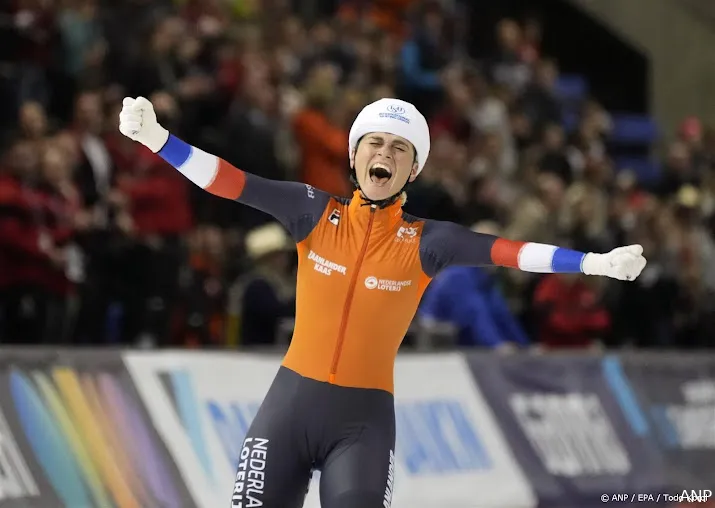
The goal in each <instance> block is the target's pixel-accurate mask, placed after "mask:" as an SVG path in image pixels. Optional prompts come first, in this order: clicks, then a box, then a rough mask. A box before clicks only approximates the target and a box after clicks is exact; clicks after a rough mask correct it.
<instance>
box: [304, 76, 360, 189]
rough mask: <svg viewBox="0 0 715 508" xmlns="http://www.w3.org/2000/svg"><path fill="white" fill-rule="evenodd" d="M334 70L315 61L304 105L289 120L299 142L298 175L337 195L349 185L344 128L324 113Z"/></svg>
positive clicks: (333, 84) (331, 98) (333, 91)
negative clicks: (291, 119) (316, 63)
mask: <svg viewBox="0 0 715 508" xmlns="http://www.w3.org/2000/svg"><path fill="white" fill-rule="evenodd" d="M337 79H338V76H337V72H336V70H335V68H334V67H332V66H331V65H329V64H321V65H317V66H316V67H315V68H314V69H313V70H312V72H311V74H310V76H309V77H308V80H307V83H306V107H305V108H304V109H303V110H302V111H300V112H298V114H297V115H296V116H295V118H294V120H293V131H294V135H295V138H296V141H297V142H298V145H299V146H300V150H301V162H300V169H299V173H298V179H299V180H300V181H302V182H303V183H307V184H310V185H312V186H314V187H317V188H320V189H323V190H325V191H326V192H328V193H330V194H333V195H337V196H350V195H351V193H352V186H351V185H350V180H349V177H348V170H347V166H346V165H345V154H346V153H348V143H347V138H348V132H347V130H346V129H345V128H343V127H342V126H340V125H336V122H333V121H332V119H331V118H329V116H328V113H327V112H328V111H329V110H330V105H331V104H332V103H333V102H334V100H335V96H336V85H337Z"/></svg>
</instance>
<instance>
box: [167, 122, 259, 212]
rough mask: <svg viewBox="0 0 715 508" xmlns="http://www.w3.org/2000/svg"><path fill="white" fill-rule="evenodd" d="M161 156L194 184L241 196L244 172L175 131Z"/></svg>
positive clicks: (222, 194)
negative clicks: (187, 141) (177, 134)
mask: <svg viewBox="0 0 715 508" xmlns="http://www.w3.org/2000/svg"><path fill="white" fill-rule="evenodd" d="M158 155H159V156H160V157H161V158H163V159H164V160H165V161H166V162H168V163H169V164H171V165H172V166H174V167H175V168H176V169H177V170H179V172H180V173H181V174H182V175H184V176H185V177H186V178H188V179H189V180H191V181H192V182H193V183H195V184H196V185H198V186H199V187H201V188H202V189H205V190H207V191H208V192H210V193H211V194H215V195H216V196H220V197H222V198H228V199H238V198H239V197H240V196H241V192H243V186H244V185H245V179H246V176H245V173H244V172H243V171H241V170H240V169H237V168H236V167H234V166H233V165H231V164H229V163H228V162H226V161H225V160H223V159H221V158H219V157H216V156H215V155H211V154H210V153H206V152H204V151H203V150H201V149H200V148H196V147H195V146H191V145H190V144H188V143H186V142H184V141H182V140H180V139H179V138H177V137H176V136H174V135H173V134H170V135H169V139H168V140H167V141H166V144H165V145H164V146H163V148H162V149H161V150H159V152H158Z"/></svg>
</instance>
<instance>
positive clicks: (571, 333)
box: [534, 274, 611, 348]
mask: <svg viewBox="0 0 715 508" xmlns="http://www.w3.org/2000/svg"><path fill="white" fill-rule="evenodd" d="M534 310H535V311H536V314H537V316H538V318H537V334H538V341H539V343H540V345H541V346H542V347H544V348H588V347H596V346H598V344H599V338H600V337H602V336H603V335H604V334H605V333H607V332H608V331H609V328H610V326H611V316H610V314H609V313H608V311H607V310H606V308H605V306H604V305H603V304H602V303H601V301H600V300H599V294H598V292H597V291H596V290H595V289H594V287H593V286H592V285H591V284H589V283H588V282H587V281H586V279H585V278H584V277H583V276H581V275H578V274H575V275H571V274H553V275H547V276H545V277H544V278H543V279H542V280H541V281H540V282H539V284H538V285H537V287H536V292H535V293H534Z"/></svg>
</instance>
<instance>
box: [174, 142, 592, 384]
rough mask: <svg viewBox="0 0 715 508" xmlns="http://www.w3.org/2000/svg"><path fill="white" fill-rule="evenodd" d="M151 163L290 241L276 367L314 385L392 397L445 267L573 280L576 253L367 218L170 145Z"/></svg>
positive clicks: (398, 212)
mask: <svg viewBox="0 0 715 508" xmlns="http://www.w3.org/2000/svg"><path fill="white" fill-rule="evenodd" d="M194 152H196V153H194ZM160 155H162V157H164V158H165V159H166V160H167V161H169V162H170V163H171V164H172V165H174V166H175V167H176V168H178V169H179V171H181V172H182V173H184V174H185V175H186V176H187V177H189V178H191V179H192V180H193V181H194V182H195V183H197V184H198V185H201V186H202V187H203V188H205V189H206V190H207V191H209V192H211V193H213V194H216V195H218V196H221V197H224V198H229V199H235V200H236V201H238V202H240V203H243V204H246V205H248V206H251V207H253V208H256V209H258V210H261V211H263V212H266V213H268V214H270V215H272V216H273V217H274V218H275V219H276V220H278V221H279V222H280V223H281V224H283V226H284V227H285V228H286V229H287V230H288V231H289V232H290V234H291V235H292V236H293V238H294V239H295V242H296V244H297V247H298V256H299V258H298V280H297V293H296V318H295V330H294V333H293V339H292V341H291V344H290V347H289V349H288V352H287V353H286V355H285V358H284V360H283V365H284V366H285V367H287V368H289V369H291V370H294V371H296V372H298V373H299V374H301V375H303V376H305V377H309V378H312V379H315V380H319V381H326V382H330V383H334V384H337V385H340V386H349V387H359V388H376V389H382V390H387V391H389V392H392V391H393V369H394V362H395V357H396V355H397V350H398V348H399V347H400V343H401V342H402V339H403V338H404V336H405V334H406V332H407V329H408V327H409V326H410V323H411V321H412V319H413V317H414V315H415V312H416V311H417V307H418V304H419V301H420V298H421V297H422V294H423V292H424V290H425V288H426V287H427V285H428V284H429V282H430V280H431V279H432V278H433V277H434V276H435V275H436V274H437V273H438V272H439V271H440V270H442V269H443V268H445V267H447V266H450V265H493V264H497V265H502V266H514V267H523V265H524V263H529V262H531V263H532V264H533V263H534V262H536V263H537V264H538V263H542V264H543V263H544V262H543V261H539V258H543V257H544V256H545V255H546V254H545V253H548V256H549V260H548V262H546V263H545V267H544V270H543V271H553V270H552V269H550V268H553V264H554V259H556V262H557V263H561V264H563V263H564V262H565V261H564V260H565V259H566V258H567V257H568V258H569V259H571V258H572V261H571V263H572V264H573V265H574V270H572V271H576V272H578V271H579V269H578V268H577V267H576V265H580V262H581V261H580V259H578V260H577V259H576V258H577V257H578V256H580V255H581V254H580V253H575V252H573V251H567V252H562V253H560V254H558V253H556V252H555V251H553V250H552V249H555V247H552V246H540V245H539V244H526V243H525V242H512V241H508V240H504V239H501V238H497V237H494V236H491V235H485V234H479V233H475V232H473V231H471V230H469V229H468V228H465V227H463V226H460V225H457V224H454V223H451V222H441V221H434V220H429V219H420V218H417V217H413V216H411V215H408V214H406V213H403V211H402V208H401V206H400V203H399V201H398V202H396V203H394V204H393V205H391V206H389V207H386V208H376V207H375V206H374V205H371V204H369V203H367V202H366V201H364V200H363V199H362V198H361V196H360V195H359V193H358V192H357V191H356V192H355V194H354V195H353V197H352V198H351V199H345V198H336V197H333V196H331V195H330V194H328V193H325V192H323V191H320V190H318V189H316V188H314V187H312V186H310V185H306V184H302V183H298V182H285V181H275V180H267V179H264V178H261V177H258V176H256V175H252V174H250V173H246V172H244V171H241V170H239V169H237V168H235V167H233V166H231V165H230V164H229V163H227V162H226V161H224V160H222V159H219V158H217V157H215V156H212V155H210V154H206V153H205V152H201V151H200V150H198V149H196V148H194V147H190V146H189V145H186V144H185V143H183V142H182V141H180V140H178V139H177V138H174V137H173V136H171V137H170V138H169V141H168V142H167V144H166V145H165V147H164V148H162V150H161V152H160ZM560 250H561V251H565V250H564V249H560ZM569 252H572V253H573V254H569ZM540 253H541V254H540ZM569 256H570V257H569ZM529 260H532V261H529ZM533 260H536V261H533ZM546 265H549V266H546ZM537 268H538V267H537ZM532 271H541V270H532Z"/></svg>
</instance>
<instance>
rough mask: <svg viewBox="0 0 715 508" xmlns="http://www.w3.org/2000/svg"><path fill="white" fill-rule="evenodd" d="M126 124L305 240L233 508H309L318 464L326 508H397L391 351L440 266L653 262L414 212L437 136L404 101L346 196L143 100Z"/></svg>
mask: <svg viewBox="0 0 715 508" xmlns="http://www.w3.org/2000/svg"><path fill="white" fill-rule="evenodd" d="M119 130H120V131H121V132H122V133H123V134H124V135H126V136H127V137H129V138H131V139H133V140H135V141H138V142H140V143H142V144H143V145H145V146H146V147H147V148H149V149H150V150H151V151H152V152H154V153H156V154H158V155H159V156H161V157H162V158H164V159H165V160H166V161H167V162H169V163H170V164H171V165H172V166H174V167H175V168H176V169H177V170H178V171H180V172H181V173H182V174H183V175H184V176H185V177H186V178H188V179H189V180H190V181H191V182H193V183H194V184H196V185H198V186H199V187H201V188H203V189H205V190H206V191H208V192H210V193H212V194H214V195H216V196H220V197H222V198H226V199H231V200H235V201H238V202H239V203H243V204H245V205H248V206H251V207H254V208H256V209H258V210H261V211H263V212H266V213H268V214H270V215H272V216H273V217H274V218H275V219H276V220H277V221H279V222H280V223H281V224H282V225H283V226H284V227H285V228H286V229H287V230H288V231H289V232H290V234H291V235H292V236H293V238H294V240H295V242H296V244H297V252H298V258H299V262H298V263H299V264H298V277H297V297H296V318H295V330H294V333H293V338H292V341H291V344H290V347H289V349H288V351H287V353H286V355H285V357H284V358H283V361H282V363H281V367H280V369H279V371H278V373H277V375H276V377H275V379H274V380H273V383H272V384H271V387H270V389H269V390H268V393H267V395H266V397H265V399H264V400H263V403H262V404H261V407H260V409H259V411H258V413H257V415H256V417H255V419H254V420H253V422H252V424H251V426H250V428H249V430H248V433H247V435H246V438H245V440H244V443H243V448H242V452H241V456H240V457H241V460H240V463H239V465H238V472H237V474H236V481H235V484H234V489H233V494H232V506H233V507H234V508H245V507H247V506H263V507H264V508H299V507H301V506H302V505H303V501H304V498H305V495H306V492H307V489H308V485H309V481H310V477H311V471H312V469H319V470H321V478H320V500H321V505H322V506H323V508H389V506H390V503H391V498H392V487H393V478H394V447H395V411H394V398H393V389H394V386H393V369H394V363H395V357H396V355H397V350H398V348H399V346H400V343H401V342H402V339H403V337H404V336H405V333H406V332H407V329H408V327H409V325H410V322H411V321H412V318H413V316H414V314H415V312H416V310H417V306H418V303H419V301H420V298H421V296H422V294H423V292H424V290H425V288H426V287H427V285H428V284H429V282H430V280H432V278H433V277H434V276H435V275H436V274H437V273H438V272H439V271H440V270H442V269H444V268H446V267H448V266H452V265H482V266H483V265H498V266H506V267H511V268H515V269H519V270H523V271H527V272H539V273H554V272H558V273H583V274H586V275H597V276H606V277H612V278H615V279H619V280H628V281H632V280H634V279H635V278H636V277H638V275H639V274H640V273H641V271H642V270H643V268H644V267H645V264H646V260H645V258H644V257H643V256H642V252H643V249H642V247H641V246H640V245H629V246H625V247H619V248H617V249H614V250H612V251H611V252H608V253H605V254H599V253H583V252H577V251H574V250H570V249H565V248H560V247H557V246H553V245H544V244H539V243H531V242H520V241H512V240H507V239H504V238H499V237H495V236H491V235H486V234H480V233H476V232H473V231H471V230H470V229H468V228H466V227H463V226H460V225H457V224H454V223H450V222H441V221H435V220H430V219H422V218H419V217H413V216H411V215H408V214H407V213H404V212H403V211H402V205H403V203H404V200H405V199H406V198H405V196H406V195H405V193H404V192H405V188H406V187H407V185H408V184H409V183H410V182H412V181H414V180H415V178H417V177H418V175H419V174H420V172H421V171H422V169H423V168H424V165H425V161H426V160H427V156H428V155H429V151H430V134H429V129H428V127H427V122H426V121H425V118H424V117H423V116H422V114H421V113H420V112H419V111H418V110H417V109H416V108H415V107H414V106H413V105H412V104H410V103H407V102H404V101H401V100H398V99H390V98H387V99H380V100H378V101H376V102H374V103H372V104H369V105H367V106H366V107H365V108H364V109H363V110H362V111H361V112H360V113H359V114H358V116H357V118H356V119H355V122H354V123H353V125H352V128H351V130H350V134H349V139H348V145H349V148H348V156H349V161H350V171H351V178H352V180H353V183H354V184H355V187H356V189H355V191H354V193H353V195H352V198H350V199H344V198H338V197H334V196H331V195H329V194H327V193H325V192H323V191H321V190H319V189H316V188H314V187H311V186H309V185H305V184H302V183H298V182H285V181H273V180H268V179H265V178H261V177H258V176H256V175H253V174H250V173H246V172H245V171H241V170H240V169H237V168H235V167H234V166H232V165H231V164H230V163H229V162H226V161H225V160H222V159H220V158H218V157H216V156H215V155H211V154H209V153H206V152H204V151H202V150H201V149H199V148H197V147H194V146H191V145H189V144H187V143H185V142H184V141H182V140H180V139H178V138H177V137H175V136H173V135H171V134H170V133H169V132H168V131H167V130H166V129H164V128H163V127H162V126H161V125H159V123H158V122H157V119H156V114H155V112H154V108H153V106H152V104H151V102H149V101H148V100H147V99H145V98H143V97H138V98H136V99H135V98H130V97H127V98H125V99H124V102H123V109H122V111H121V113H120V125H119ZM251 459H260V460H251ZM258 463H260V464H262V466H261V468H260V470H259V469H257V468H254V467H253V466H252V464H258Z"/></svg>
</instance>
